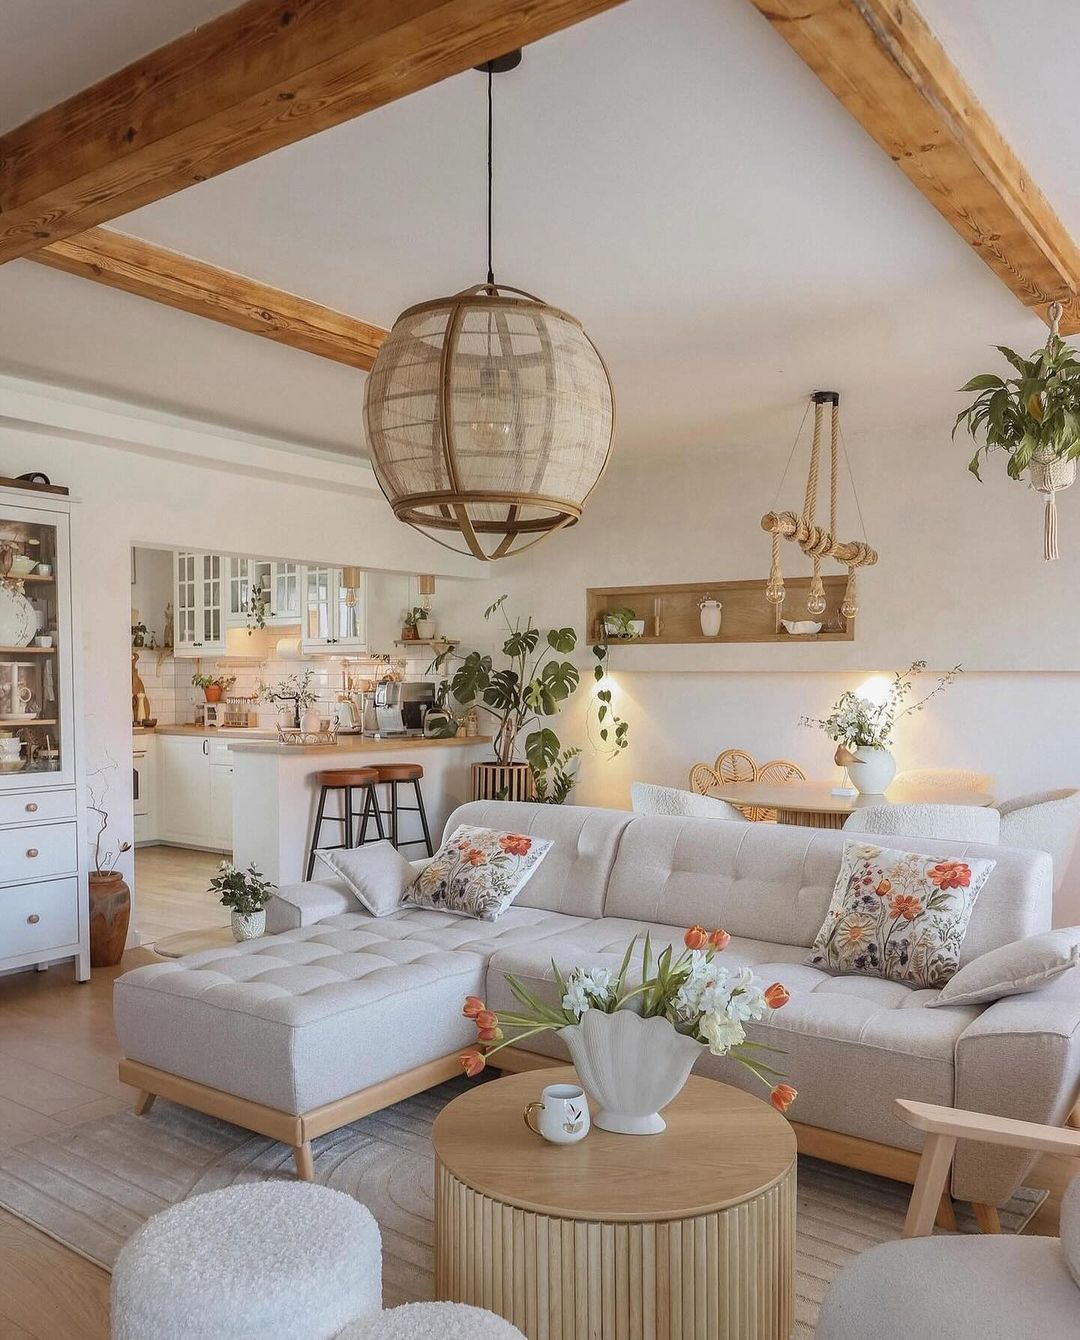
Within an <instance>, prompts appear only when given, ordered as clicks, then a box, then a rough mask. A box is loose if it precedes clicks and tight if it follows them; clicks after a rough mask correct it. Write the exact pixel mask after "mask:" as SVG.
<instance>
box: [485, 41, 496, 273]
mask: <svg viewBox="0 0 1080 1340" xmlns="http://www.w3.org/2000/svg"><path fill="white" fill-rule="evenodd" d="M487 77H488V97H487V104H488V141H487V244H488V250H487V259H488V268H487V281H488V283H489V284H494V283H495V271H494V268H493V267H492V257H491V181H492V162H493V158H494V153H493V145H494V137H493V134H492V120H493V118H492V104H491V83H492V78H493V71H492V69H491V66H490V65H489V66H488V72H487Z"/></svg>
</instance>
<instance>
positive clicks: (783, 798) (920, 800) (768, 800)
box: [706, 781, 994, 828]
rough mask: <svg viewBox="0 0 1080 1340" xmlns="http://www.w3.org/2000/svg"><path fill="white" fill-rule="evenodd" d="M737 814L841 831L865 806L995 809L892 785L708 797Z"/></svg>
mask: <svg viewBox="0 0 1080 1340" xmlns="http://www.w3.org/2000/svg"><path fill="white" fill-rule="evenodd" d="M706 794H707V795H709V796H712V797H713V798H714V799H716V800H726V801H727V803H728V804H729V805H735V806H737V807H738V808H739V809H755V810H775V811H776V818H777V822H778V823H782V824H794V825H796V827H800V828H843V826H844V820H845V819H846V818H847V817H848V816H849V815H851V814H854V812H855V811H856V810H861V809H865V808H866V807H867V806H868V805H978V806H986V805H992V804H993V803H994V798H993V796H992V795H990V793H989V792H987V791H963V790H961V791H957V790H943V789H941V788H940V787H933V786H913V785H907V784H905V783H903V782H895V783H894V784H893V785H892V786H890V787H889V788H888V789H887V790H886V791H885V792H884V793H883V794H878V795H871V794H869V793H867V794H865V795H860V794H858V793H856V794H855V795H850V794H847V795H844V794H840V795H838V794H837V788H835V787H834V785H833V784H832V783H831V782H814V781H806V782H730V783H728V782H720V783H718V784H717V785H716V786H713V787H710V788H709V790H708V791H707V792H706Z"/></svg>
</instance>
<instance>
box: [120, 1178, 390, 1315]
mask: <svg viewBox="0 0 1080 1340" xmlns="http://www.w3.org/2000/svg"><path fill="white" fill-rule="evenodd" d="M381 1306H382V1244H381V1241H380V1238H379V1226H378V1224H376V1222H375V1219H374V1217H373V1216H372V1214H371V1212H370V1210H368V1209H366V1208H365V1206H363V1205H361V1204H360V1203H359V1202H358V1201H356V1200H354V1199H353V1198H352V1196H346V1195H345V1194H344V1193H343V1192H341V1191H331V1190H330V1188H329V1187H325V1186H318V1185H316V1184H314V1183H310V1182H253V1183H248V1184H245V1185H242V1186H231V1187H226V1188H225V1189H224V1190H223V1191H211V1192H208V1193H207V1194H206V1195H203V1196H193V1197H192V1198H191V1199H190V1200H186V1201H183V1202H182V1203H181V1204H180V1205H174V1206H173V1207H172V1208H171V1209H169V1210H165V1211H164V1212H163V1213H161V1214H156V1215H154V1217H153V1218H152V1219H150V1220H148V1221H147V1222H146V1223H145V1224H144V1225H143V1227H142V1228H141V1229H140V1230H139V1231H138V1233H136V1234H135V1236H134V1237H133V1238H132V1239H131V1241H130V1242H129V1243H128V1244H127V1246H125V1248H124V1249H123V1251H122V1252H121V1253H120V1256H119V1259H118V1260H117V1262H116V1267H115V1269H114V1270H113V1280H112V1333H113V1340H330V1337H331V1336H336V1335H337V1333H338V1332H339V1331H340V1330H341V1328H342V1327H343V1326H345V1325H346V1324H347V1323H348V1322H350V1321H352V1320H353V1319H354V1318H357V1317H360V1316H363V1315H364V1313H366V1312H378V1310H379V1308H380V1307H381Z"/></svg>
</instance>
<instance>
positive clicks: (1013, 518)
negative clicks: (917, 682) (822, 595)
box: [440, 416, 1080, 922]
mask: <svg viewBox="0 0 1080 1340" xmlns="http://www.w3.org/2000/svg"><path fill="white" fill-rule="evenodd" d="M796 425H797V416H796V419H795V421H794V422H793V424H792V436H794V429H795V427H796ZM717 438H718V442H717V446H716V449H715V450H712V451H710V452H707V453H703V452H696V453H687V452H679V451H678V450H675V449H673V448H672V447H671V446H670V444H658V445H657V449H656V451H655V453H651V452H638V453H636V454H634V455H631V454H629V453H626V454H623V455H620V453H619V451H618V448H616V452H615V456H614V458H613V461H612V464H611V466H610V467H609V469H608V472H607V474H606V475H605V477H604V479H603V480H602V481H601V483H600V485H599V486H598V488H597V490H596V493H595V494H594V497H593V499H592V500H591V501H590V503H589V505H588V508H587V510H586V514H585V517H584V519H583V520H582V522H581V523H580V524H579V525H578V526H577V527H575V528H574V529H572V530H570V531H567V532H564V533H562V534H560V535H558V536H556V537H555V538H553V539H550V540H548V541H545V542H544V543H543V544H541V545H539V546H537V547H536V548H535V549H533V550H531V551H530V552H529V553H528V554H526V555H523V556H522V557H521V558H520V559H517V560H510V561H507V562H504V563H501V564H499V565H497V566H496V568H495V570H494V571H493V573H492V575H491V577H490V578H489V579H488V581H487V582H486V583H485V586H484V589H482V590H475V589H473V588H465V589H464V591H463V592H462V596H463V597H464V602H463V604H462V605H460V606H459V607H454V606H453V604H452V603H451V601H452V599H453V597H449V596H448V597H444V598H442V599H441V600H440V611H441V615H442V617H443V618H445V619H446V620H447V625H448V626H450V625H451V624H452V626H453V627H454V629H455V630H457V631H460V632H461V634H462V636H463V637H464V638H465V639H466V640H467V641H468V640H475V641H476V642H477V643H478V644H479V643H483V644H484V645H485V646H488V645H490V642H491V631H492V630H491V629H488V628H485V626H484V624H483V620H482V618H480V614H481V612H482V609H483V607H484V605H485V603H486V602H488V601H489V600H491V599H492V598H493V596H494V595H495V594H498V593H501V592H504V591H506V592H509V593H510V594H511V597H512V600H511V606H512V608H514V609H516V610H517V611H519V612H521V613H532V614H533V615H534V617H535V619H536V620H537V622H539V623H540V624H542V625H543V626H551V625H561V624H566V623H572V624H574V626H575V627H577V628H578V630H579V631H581V630H582V628H583V620H584V604H585V590H586V588H587V587H589V586H616V585H620V584H635V585H641V584H645V583H648V582H690V581H695V580H697V579H699V578H700V580H701V583H702V588H703V590H704V588H705V587H706V586H707V585H709V584H710V583H715V582H716V581H717V580H723V579H738V578H761V579H762V580H763V581H764V578H765V577H766V575H767V573H768V565H769V542H768V537H767V536H766V534H765V533H764V532H763V531H761V530H760V528H759V521H760V517H761V515H762V513H763V512H765V511H767V510H769V508H770V507H771V506H772V505H773V503H774V500H775V496H776V486H777V483H778V482H779V478H780V475H781V473H782V470H783V467H784V461H785V460H786V458H787V455H788V451H789V450H790V446H791V438H790V437H789V438H788V439H787V440H786V441H784V442H773V443H747V442H745V441H744V442H741V443H740V442H726V443H725V442H724V441H723V438H722V429H721V428H718V430H717ZM848 448H849V451H850V453H851V456H852V460H853V465H854V469H855V471H856V480H857V483H858V486H859V496H860V500H861V504H862V511H863V515H864V517H865V520H866V526H867V530H868V533H869V538H870V541H871V543H872V544H874V545H875V546H876V547H877V548H878V550H879V551H880V555H881V560H880V562H879V564H878V565H877V566H876V567H874V568H871V569H868V570H866V571H865V572H864V573H863V574H861V575H860V579H859V585H860V598H861V608H862V613H861V615H860V618H859V621H858V624H857V629H856V636H855V640H854V641H853V642H831V643H816V644H815V643H798V644H792V645H785V644H777V643H756V644H754V643H750V644H729V645H722V644H721V645H704V646H702V645H697V644H694V645H687V646H682V647H677V646H676V647H667V646H642V647H622V648H615V649H614V651H613V653H612V666H613V669H614V678H615V683H616V693H617V698H618V704H619V710H620V711H621V713H622V714H623V715H624V716H625V717H626V718H627V719H628V720H629V721H630V722H631V734H630V740H631V743H630V747H629V749H628V750H627V751H626V752H625V754H624V755H622V756H621V757H620V758H619V759H618V760H617V761H616V762H614V763H607V762H604V761H602V760H601V759H600V758H599V757H598V756H597V755H596V754H595V753H587V755H586V758H585V760H584V762H583V765H582V770H581V780H580V784H579V787H578V789H577V791H576V793H575V799H576V800H578V801H579V802H583V803H593V804H609V805H616V806H624V805H626V804H628V792H629V784H630V782H631V781H632V780H635V779H639V778H640V779H644V780H651V781H657V782H664V783H670V784H675V785H685V782H686V775H687V771H688V769H689V766H690V764H691V763H693V762H696V761H700V760H708V761H711V760H712V759H713V758H714V757H715V756H716V754H717V753H718V752H719V751H720V750H721V749H723V748H725V747H727V746H730V745H741V746H743V747H744V748H746V749H748V750H750V751H751V752H752V753H753V754H754V755H755V756H757V757H758V758H759V759H760V760H761V761H764V760H766V759H769V758H773V757H778V756H779V757H784V758H790V759H793V760H794V761H796V762H798V763H799V764H800V765H801V766H802V767H803V768H804V769H805V771H806V772H807V773H808V775H810V776H811V777H826V776H832V775H833V773H832V770H831V756H832V750H833V746H832V745H831V744H830V743H829V742H828V741H827V740H826V739H825V738H824V737H823V736H821V735H820V734H818V733H816V732H814V731H812V730H808V729H806V728H804V727H800V726H799V725H798V721H799V718H800V717H801V716H803V715H810V716H820V715H823V714H824V712H825V711H826V710H827V708H828V707H829V705H830V704H831V703H832V702H833V701H834V700H835V698H836V697H837V696H838V695H839V693H840V692H842V691H843V690H844V689H846V688H854V687H857V686H858V684H859V683H860V682H861V681H862V680H863V679H865V678H866V676H867V675H868V674H870V673H873V672H881V671H889V670H891V669H903V668H905V667H906V666H907V665H908V664H909V662H910V661H912V660H914V659H916V658H925V659H926V660H928V661H929V663H930V666H931V668H932V669H933V668H945V667H948V666H950V665H953V664H954V663H956V662H958V661H959V662H962V663H963V665H964V667H965V673H964V674H963V675H962V676H961V678H960V680H959V682H958V683H957V684H956V685H954V686H953V687H952V688H950V689H949V690H948V692H947V693H946V694H944V695H942V696H941V697H939V698H936V699H935V700H934V702H933V703H931V704H930V705H929V706H928V707H927V709H926V710H925V711H924V712H922V713H919V714H916V715H914V716H913V717H911V718H909V719H908V720H907V721H906V722H905V723H904V724H903V726H902V727H901V728H900V730H899V731H898V735H897V747H896V754H897V758H898V761H899V764H900V767H901V768H904V767H911V766H917V765H922V766H947V765H950V764H951V765H955V766H967V767H974V768H979V769H982V770H984V771H986V772H989V773H991V774H992V775H993V777H994V788H995V792H996V794H997V795H998V796H999V797H1007V796H1012V795H1016V794H1019V793H1023V792H1027V791H1031V790H1037V789H1044V788H1049V787H1058V786H1069V785H1074V786H1075V785H1080V619H1078V618H1077V617H1076V614H1075V610H1076V592H1077V586H1078V582H1080V488H1078V489H1076V490H1075V491H1074V493H1073V494H1065V495H1062V497H1061V499H1060V502H1059V510H1060V521H1059V528H1060V545H1061V552H1062V557H1061V559H1060V560H1059V561H1058V562H1057V563H1049V564H1048V563H1044V562H1043V559H1042V506H1041V500H1039V499H1038V498H1037V497H1036V496H1035V495H1034V494H1032V493H1030V492H1029V491H1028V490H1026V489H1025V488H1023V487H1021V486H1020V485H1017V484H1013V483H1010V482H1008V481H1007V480H1005V479H1004V478H1003V471H1001V472H1000V473H999V469H998V468H997V467H995V468H991V469H990V470H989V471H988V472H987V476H988V482H987V483H986V484H984V485H982V486H980V485H979V484H978V483H976V482H975V481H974V479H972V478H971V476H969V475H968V474H967V473H966V471H965V465H966V460H967V452H966V451H965V446H964V444H963V443H961V442H960V441H957V443H956V444H951V443H950V440H949V434H948V425H946V426H944V427H943V426H942V425H941V424H940V423H937V424H933V425H930V426H928V427H922V428H917V427H906V428H904V429H900V428H893V429H890V430H889V431H886V432H882V433H880V434H878V435H876V436H874V437H873V438H870V437H862V438H860V437H853V438H852V439H849V441H848ZM807 452H808V442H806V441H804V444H803V450H802V452H801V453H800V454H799V455H797V457H796V461H795V464H794V465H793V469H792V474H791V475H790V476H789V479H788V482H787V484H786V486H785V489H784V492H783V494H782V496H781V498H780V505H781V506H791V507H795V508H798V507H799V505H800V504H801V501H802V498H801V495H802V489H803V486H804V482H805V471H806V462H807ZM800 474H801V478H800ZM842 520H843V529H844V535H845V538H848V537H856V536H858V534H859V530H858V523H857V520H856V517H855V514H854V508H853V506H852V504H851V499H850V496H847V497H846V498H845V500H844V504H843V512H842ZM784 560H785V571H786V572H787V574H788V575H789V576H796V575H805V574H807V573H808V572H809V564H808V562H807V560H805V559H804V558H803V557H802V555H801V554H799V553H798V551H797V550H796V549H795V547H794V546H793V545H790V544H787V545H785V553H784ZM582 663H583V665H584V664H585V662H584V661H583V662H582ZM581 706H582V705H581V704H579V705H578V707H577V708H575V709H574V711H572V712H571V713H570V714H569V715H568V717H567V718H565V720H564V726H565V727H566V729H565V731H564V735H565V737H566V738H567V739H572V740H577V741H580V740H581V739H582V738H583V735H584V732H583V730H582V721H581V715H582V713H581ZM1057 919H1058V920H1059V922H1080V863H1074V867H1073V869H1072V871H1071V872H1070V875H1069V878H1068V880H1067V883H1066V889H1065V891H1064V892H1063V894H1062V895H1061V897H1060V898H1059V906H1058V911H1057Z"/></svg>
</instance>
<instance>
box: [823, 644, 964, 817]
mask: <svg viewBox="0 0 1080 1340" xmlns="http://www.w3.org/2000/svg"><path fill="white" fill-rule="evenodd" d="M925 669H926V662H925V661H913V662H912V663H911V665H910V666H909V667H908V668H907V670H905V671H904V673H903V674H900V672H899V671H897V672H895V673H894V674H893V677H892V682H891V683H890V685H889V688H888V690H887V692H886V694H885V696H884V698H883V700H882V701H881V702H880V703H876V702H873V701H872V700H871V699H869V698H861V697H860V696H859V695H858V694H857V693H854V692H853V691H852V690H851V689H848V690H847V692H846V693H842V694H841V695H840V697H839V698H838V699H837V700H836V703H835V704H834V705H833V709H832V711H831V712H830V713H829V715H828V716H827V717H824V718H819V717H802V718H801V720H800V723H799V724H800V725H803V726H817V727H819V728H820V729H821V730H823V731H824V732H825V734H826V735H827V736H828V737H829V739H830V740H835V741H836V745H837V749H836V754H835V756H834V761H835V762H836V763H837V765H838V766H839V767H841V768H846V769H847V773H848V776H849V777H850V778H851V784H852V786H853V787H854V788H855V789H856V791H858V792H860V794H862V795H875V796H876V795H880V794H881V793H882V792H884V791H885V790H886V788H887V787H888V785H889V783H890V782H891V781H892V779H893V778H894V777H895V776H896V760H895V759H894V758H893V756H892V752H891V750H890V748H889V746H890V745H891V743H892V734H893V730H894V728H895V726H896V723H897V722H898V721H899V720H900V719H901V718H902V717H906V716H907V715H908V714H909V713H911V712H921V711H922V710H923V708H924V707H925V706H926V704H927V703H928V702H929V701H930V699H931V698H933V697H935V696H936V695H937V694H939V693H941V692H943V690H945V689H947V688H948V687H949V685H950V684H951V683H952V682H953V680H954V679H955V678H956V677H957V675H959V674H960V672H961V667H960V666H959V665H954V666H953V668H952V669H951V670H946V671H945V672H944V674H942V675H941V676H939V678H938V681H937V683H936V684H935V686H934V687H933V688H932V689H931V690H930V692H929V693H928V694H926V695H925V696H924V697H922V698H919V699H918V700H917V701H915V702H908V699H909V698H910V697H911V694H912V692H913V691H914V688H915V680H916V679H917V677H918V676H919V675H920V674H922V672H923V671H924V670H925Z"/></svg>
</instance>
